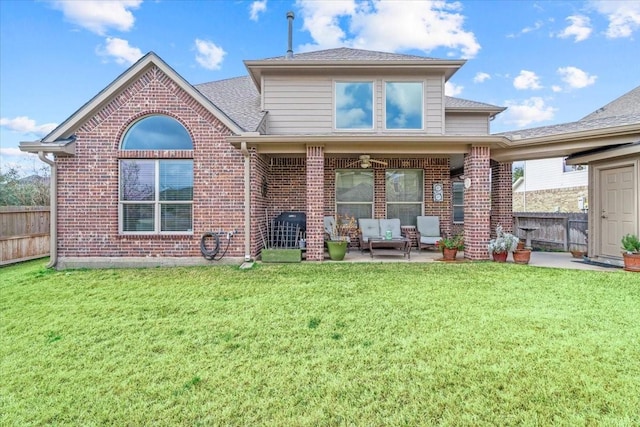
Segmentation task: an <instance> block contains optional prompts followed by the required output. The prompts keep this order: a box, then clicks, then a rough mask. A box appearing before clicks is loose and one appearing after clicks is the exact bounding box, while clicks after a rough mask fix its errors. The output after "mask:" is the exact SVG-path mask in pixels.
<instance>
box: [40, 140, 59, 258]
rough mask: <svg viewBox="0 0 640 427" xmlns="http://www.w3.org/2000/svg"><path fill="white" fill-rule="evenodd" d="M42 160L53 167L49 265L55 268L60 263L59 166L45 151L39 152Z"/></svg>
mask: <svg viewBox="0 0 640 427" xmlns="http://www.w3.org/2000/svg"><path fill="white" fill-rule="evenodd" d="M38 157H39V158H40V160H42V161H43V162H45V163H46V164H48V165H49V166H51V176H50V177H49V211H50V212H49V264H47V268H53V267H55V266H56V264H57V263H58V166H57V164H56V162H55V160H51V159H50V158H48V157H47V156H46V155H45V152H44V151H38Z"/></svg>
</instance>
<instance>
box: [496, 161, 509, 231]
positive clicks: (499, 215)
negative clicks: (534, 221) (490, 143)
mask: <svg viewBox="0 0 640 427" xmlns="http://www.w3.org/2000/svg"><path fill="white" fill-rule="evenodd" d="M511 166H512V165H511V163H498V162H491V233H492V237H493V233H495V229H496V227H497V226H498V224H500V225H502V229H503V230H504V231H505V232H508V233H512V232H513V191H512V186H511V183H512V181H511V176H512V171H511Z"/></svg>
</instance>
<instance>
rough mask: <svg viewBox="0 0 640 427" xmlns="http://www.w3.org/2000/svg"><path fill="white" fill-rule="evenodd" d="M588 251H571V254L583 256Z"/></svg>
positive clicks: (578, 256) (575, 256) (577, 256)
mask: <svg viewBox="0 0 640 427" xmlns="http://www.w3.org/2000/svg"><path fill="white" fill-rule="evenodd" d="M586 254H587V253H586V252H585V251H571V256H572V257H574V258H582V257H584V256H585V255H586Z"/></svg>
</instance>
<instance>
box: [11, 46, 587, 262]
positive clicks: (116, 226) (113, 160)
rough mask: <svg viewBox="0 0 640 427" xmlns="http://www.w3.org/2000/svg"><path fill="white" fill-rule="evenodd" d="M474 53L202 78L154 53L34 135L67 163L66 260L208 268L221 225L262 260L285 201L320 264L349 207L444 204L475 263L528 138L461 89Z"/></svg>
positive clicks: (360, 59) (341, 61)
mask: <svg viewBox="0 0 640 427" xmlns="http://www.w3.org/2000/svg"><path fill="white" fill-rule="evenodd" d="M464 63H465V61H463V60H450V59H446V60H443V59H433V58H426V57H421V56H413V55H400V54H392V53H383V52H373V51H366V50H356V49H347V48H338V49H330V50H323V51H317V52H310V53H303V54H297V55H295V56H293V55H287V56H282V57H276V58H269V59H263V60H256V61H245V66H246V68H247V70H248V76H243V77H238V78H233V79H227V80H222V81H216V82H211V83H205V84H201V85H196V86H194V85H191V84H190V83H188V82H187V81H186V80H185V79H184V78H182V77H181V76H180V75H179V74H178V73H177V72H176V71H175V70H173V69H172V68H171V67H170V66H169V65H167V64H166V63H165V62H164V61H163V60H162V59H160V58H159V57H158V56H157V55H155V54H154V53H149V54H147V55H145V56H144V57H143V58H141V59H140V60H139V61H138V62H137V63H135V64H134V65H133V66H131V67H130V68H129V69H128V70H126V71H125V72H124V73H123V74H121V75H120V76H119V77H117V78H116V79H115V80H114V81H113V82H112V83H111V84H110V85H109V86H107V87H106V88H105V89H104V90H103V91H101V92H100V93H99V94H97V95H96V96H95V97H94V98H93V99H91V100H90V101H89V102H87V103H86V104H85V105H83V106H82V107H81V108H80V109H79V110H78V111H76V112H75V113H74V114H73V115H72V116H71V117H69V118H68V119H67V120H66V121H64V122H63V123H62V124H60V125H59V126H58V127H57V128H56V129H55V130H54V131H52V132H51V133H50V134H49V135H47V136H46V137H45V138H44V139H42V140H40V141H33V142H23V143H21V145H20V148H21V149H22V150H23V151H28V152H33V153H38V155H39V156H40V158H41V159H42V160H43V161H45V162H47V163H49V164H50V165H51V167H52V172H51V176H52V180H51V185H52V192H53V193H52V194H53V197H52V239H51V241H52V248H51V264H52V265H56V266H57V267H58V268H68V267H81V266H119V265H149V266H151V265H191V264H202V263H208V262H209V261H206V260H205V259H204V258H203V257H202V254H201V247H200V244H201V236H202V235H203V234H204V233H206V232H211V231H213V232H218V231H221V232H222V235H223V236H230V242H229V247H228V250H227V251H226V253H225V259H224V260H225V261H231V262H241V261H242V260H249V259H255V258H257V257H259V255H260V251H261V249H262V247H263V243H262V239H261V232H262V230H263V229H264V227H265V224H266V222H267V217H269V218H273V217H275V216H276V215H278V214H279V213H281V212H285V211H299V212H304V213H305V214H306V233H307V252H306V259H307V260H310V261H321V260H322V259H323V258H324V248H323V232H324V228H323V217H324V216H326V215H335V214H336V213H338V214H340V213H345V212H349V213H351V214H353V215H355V216H357V217H373V218H386V217H389V218H391V217H399V218H400V219H401V222H402V224H403V225H404V226H405V227H406V229H407V230H410V229H411V226H412V225H413V224H415V218H416V216H418V215H437V216H439V217H440V222H441V228H442V230H441V231H442V234H443V235H447V234H453V233H456V232H459V231H463V232H464V235H465V257H466V258H468V259H472V260H480V259H486V258H487V257H488V254H487V250H486V244H487V242H488V241H489V239H490V234H491V232H492V230H495V226H496V225H497V224H502V225H503V226H504V228H505V229H506V230H508V231H509V230H511V228H512V209H511V206H512V189H511V161H512V160H518V159H519V158H518V156H519V155H521V154H522V153H523V151H522V150H523V144H522V143H521V142H520V141H513V140H512V139H510V138H508V137H507V136H504V135H491V134H490V129H489V124H490V121H491V119H492V118H493V117H494V116H495V115H496V114H499V113H500V112H501V111H503V110H504V108H502V107H497V106H493V105H489V104H485V103H481V102H475V101H469V100H464V99H459V98H452V97H448V96H445V94H444V85H445V83H446V82H447V81H448V80H449V79H450V78H451V77H452V76H453V75H454V73H455V72H456V71H457V70H458V69H459V68H460V67H462V66H463V65H464ZM514 149H515V152H516V154H515V155H514V156H512V155H511V152H512V150H514ZM574 150H575V147H574ZM572 152H573V151H572ZM518 153H519V154H518ZM565 155H566V154H565ZM51 156H52V157H51ZM361 156H365V157H361ZM362 159H365V160H362ZM366 159H372V160H375V161H371V162H369V161H366ZM361 188H365V189H367V191H357V190H358V189H361ZM434 189H436V190H435V191H434ZM439 189H442V190H441V191H438V190H439Z"/></svg>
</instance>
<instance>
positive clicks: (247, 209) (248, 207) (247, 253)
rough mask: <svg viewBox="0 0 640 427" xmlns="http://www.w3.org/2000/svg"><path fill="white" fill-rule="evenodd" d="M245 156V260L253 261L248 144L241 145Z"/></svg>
mask: <svg viewBox="0 0 640 427" xmlns="http://www.w3.org/2000/svg"><path fill="white" fill-rule="evenodd" d="M240 152H241V153H242V155H243V156H244V260H245V261H251V154H250V153H249V150H248V149H247V143H246V142H243V143H241V145H240Z"/></svg>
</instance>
